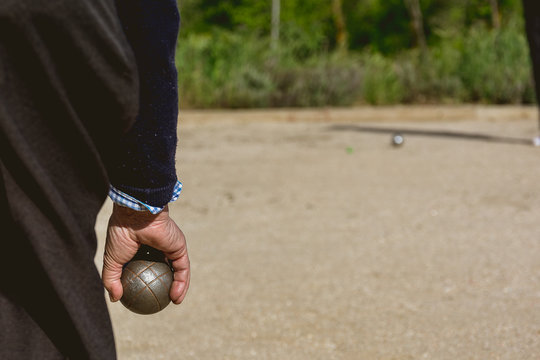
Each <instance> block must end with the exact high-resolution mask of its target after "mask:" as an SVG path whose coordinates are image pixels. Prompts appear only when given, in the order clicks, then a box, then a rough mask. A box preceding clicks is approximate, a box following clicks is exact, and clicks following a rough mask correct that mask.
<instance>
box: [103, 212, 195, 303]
mask: <svg viewBox="0 0 540 360" xmlns="http://www.w3.org/2000/svg"><path fill="white" fill-rule="evenodd" d="M141 244H144V245H148V246H151V247H153V248H155V249H158V250H161V251H162V252H163V253H164V254H165V256H166V257H167V258H168V259H169V260H170V261H171V264H172V267H173V271H174V275H173V283H172V285H171V291H170V294H169V296H170V298H171V300H172V302H173V303H175V304H180V303H181V302H182V301H183V300H184V297H185V296H186V293H187V290H188V287H189V280H190V265H189V257H188V252H187V245H186V239H185V237H184V234H183V233H182V231H181V230H180V228H178V226H177V225H176V223H175V222H174V221H173V220H172V219H171V218H170V217H169V208H168V206H166V207H165V209H163V211H162V212H160V213H159V214H156V215H154V214H152V213H150V212H146V211H135V210H131V209H129V208H126V207H123V206H120V205H117V204H114V207H113V212H112V214H111V217H110V219H109V225H108V229H107V240H106V243H105V254H104V256H103V273H102V278H103V285H104V286H105V288H106V289H107V291H108V292H109V297H110V298H111V301H113V302H116V301H118V300H120V298H121V297H122V294H123V292H124V290H123V288H122V283H121V281H120V278H121V276H122V267H123V265H124V264H126V263H127V262H128V261H130V260H131V259H132V258H133V256H135V254H136V253H137V250H138V249H139V247H140V246H141Z"/></svg>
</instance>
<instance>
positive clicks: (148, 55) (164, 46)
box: [109, 0, 180, 206]
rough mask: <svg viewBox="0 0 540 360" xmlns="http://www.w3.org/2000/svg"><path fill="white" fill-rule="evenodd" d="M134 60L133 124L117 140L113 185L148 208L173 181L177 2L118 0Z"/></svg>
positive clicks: (165, 197) (162, 199)
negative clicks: (136, 110) (137, 89)
mask: <svg viewBox="0 0 540 360" xmlns="http://www.w3.org/2000/svg"><path fill="white" fill-rule="evenodd" d="M116 5H117V11H118V15H119V17H120V21H121V23H122V26H123V28H124V32H125V34H126V37H127V40H128V42H129V44H130V45H131V47H132V49H133V53H134V55H135V60H136V62H137V67H138V73H139V83H140V99H139V101H140V103H139V113H138V116H137V118H136V120H135V122H134V124H133V125H132V127H131V128H130V129H129V130H128V131H127V132H126V133H125V134H124V135H123V136H122V137H121V138H120V139H118V143H117V145H118V147H117V150H116V151H115V154H114V155H113V157H114V160H113V163H112V166H111V167H110V169H109V177H110V181H111V183H112V185H114V186H115V187H116V188H117V189H119V190H121V191H123V192H125V193H127V194H129V195H131V196H133V197H135V198H136V199H138V200H140V201H142V202H144V203H147V204H149V205H152V206H164V205H165V204H167V203H168V202H169V200H170V199H171V195H172V193H173V188H174V185H175V183H176V180H177V178H176V167H175V153H176V143H177V136H176V130H177V116H178V88H177V86H178V84H177V73H176V67H175V60H174V57H175V49H176V40H177V37H178V30H179V24H180V18H179V13H178V8H177V4H176V0H116Z"/></svg>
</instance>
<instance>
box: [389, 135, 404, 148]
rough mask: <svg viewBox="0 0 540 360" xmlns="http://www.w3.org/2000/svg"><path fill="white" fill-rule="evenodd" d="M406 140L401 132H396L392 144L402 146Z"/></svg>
mask: <svg viewBox="0 0 540 360" xmlns="http://www.w3.org/2000/svg"><path fill="white" fill-rule="evenodd" d="M404 142H405V138H404V137H403V135H401V134H394V135H392V145H393V146H396V147H397V146H401V145H403V143H404Z"/></svg>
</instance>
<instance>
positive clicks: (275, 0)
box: [271, 0, 281, 49]
mask: <svg viewBox="0 0 540 360" xmlns="http://www.w3.org/2000/svg"><path fill="white" fill-rule="evenodd" d="M280 12H281V0H272V34H271V45H272V48H273V49H275V48H277V47H278V44H279V18H280Z"/></svg>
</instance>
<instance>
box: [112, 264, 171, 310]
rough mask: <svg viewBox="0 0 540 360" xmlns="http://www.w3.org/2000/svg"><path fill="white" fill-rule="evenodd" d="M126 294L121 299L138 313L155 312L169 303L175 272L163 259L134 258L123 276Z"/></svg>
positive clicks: (125, 268) (127, 265) (127, 306)
mask: <svg viewBox="0 0 540 360" xmlns="http://www.w3.org/2000/svg"><path fill="white" fill-rule="evenodd" d="M121 282H122V287H123V288H124V294H123V296H122V298H121V299H120V301H121V302H122V304H123V305H124V306H125V307H126V308H128V309H129V310H131V311H133V312H134V313H137V314H143V315H148V314H154V313H157V312H159V311H161V310H163V309H165V307H166V306H167V305H169V303H170V301H171V299H170V297H169V291H170V289H171V284H172V282H173V273H172V270H171V268H170V267H169V265H168V264H166V263H165V262H162V261H152V260H138V259H136V258H135V259H134V260H132V261H130V262H129V263H127V264H126V266H125V267H124V270H123V271H122V277H121Z"/></svg>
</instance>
